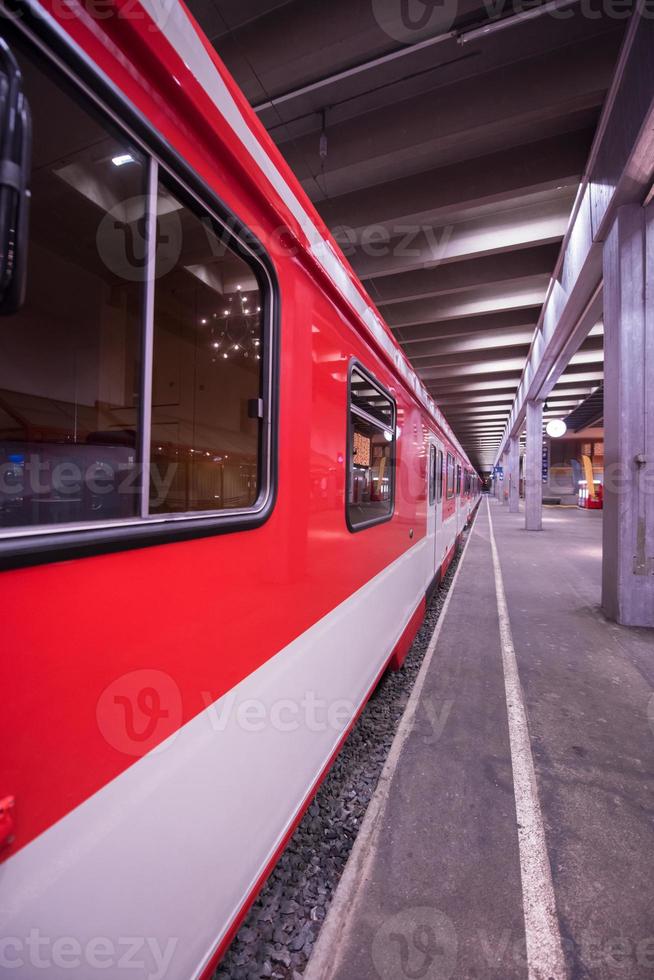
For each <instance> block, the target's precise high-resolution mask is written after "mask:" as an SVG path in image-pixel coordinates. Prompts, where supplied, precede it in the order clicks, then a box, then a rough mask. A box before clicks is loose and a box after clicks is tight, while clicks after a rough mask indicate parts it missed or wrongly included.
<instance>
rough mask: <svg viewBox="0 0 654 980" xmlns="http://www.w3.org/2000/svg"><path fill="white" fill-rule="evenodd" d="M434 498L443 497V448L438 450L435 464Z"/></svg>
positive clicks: (439, 499) (439, 498) (440, 498)
mask: <svg viewBox="0 0 654 980" xmlns="http://www.w3.org/2000/svg"><path fill="white" fill-rule="evenodd" d="M436 499H437V500H438V501H439V503H440V501H441V500H442V499H443V450H442V449H439V450H438V462H437V464H436Z"/></svg>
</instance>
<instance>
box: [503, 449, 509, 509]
mask: <svg viewBox="0 0 654 980" xmlns="http://www.w3.org/2000/svg"><path fill="white" fill-rule="evenodd" d="M502 470H503V471H504V481H503V483H502V503H503V504H508V502H509V456H508V453H504V455H503V456H502Z"/></svg>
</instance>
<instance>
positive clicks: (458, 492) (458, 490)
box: [456, 465, 461, 497]
mask: <svg viewBox="0 0 654 980" xmlns="http://www.w3.org/2000/svg"><path fill="white" fill-rule="evenodd" d="M456 495H457V497H459V496H461V467H460V466H458V465H457V468H456Z"/></svg>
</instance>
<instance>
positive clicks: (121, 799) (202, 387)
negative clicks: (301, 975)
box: [0, 0, 480, 980]
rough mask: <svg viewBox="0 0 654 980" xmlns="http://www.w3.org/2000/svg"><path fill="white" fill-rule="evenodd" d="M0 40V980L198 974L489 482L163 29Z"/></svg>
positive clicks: (48, 0) (337, 263) (52, 30)
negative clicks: (6, 975)
mask: <svg viewBox="0 0 654 980" xmlns="http://www.w3.org/2000/svg"><path fill="white" fill-rule="evenodd" d="M1 33H2V38H3V45H2V50H1V51H0V81H1V82H2V85H1V86H0V88H1V92H0V102H1V104H0V125H1V127H2V134H1V136H2V155H3V159H2V161H1V164H0V236H1V241H0V248H1V249H2V257H1V264H0V273H1V275H0V309H1V310H2V313H3V314H4V317H3V319H2V321H0V562H1V563H2V576H1V582H2V590H1V593H0V595H1V607H2V638H3V663H2V671H3V676H2V691H3V694H4V697H3V707H2V713H1V725H2V743H1V744H2V747H3V753H2V757H3V766H2V773H1V778H0V800H1V802H0V838H1V844H2V849H1V850H0V858H1V859H2V861H3V865H2V873H1V875H2V876H1V879H0V888H1V890H2V895H1V898H0V926H1V928H0V935H1V936H2V937H4V938H3V939H2V943H0V968H1V969H2V970H3V971H4V970H5V969H12V970H13V975H14V976H24V977H29V978H33V977H34V975H35V971H36V970H37V969H41V968H43V967H47V968H48V969H49V973H48V976H55V977H56V976H60V975H61V976H62V977H63V976H66V977H69V976H70V975H71V970H73V972H74V971H75V970H76V969H77V972H78V974H79V975H80V976H83V977H84V978H87V977H88V976H90V975H93V972H94V970H95V969H96V968H97V969H103V970H104V971H105V972H104V975H105V976H117V975H122V967H126V966H130V967H131V968H132V974H131V975H132V976H143V977H146V976H149V977H155V976H156V977H161V976H164V975H165V976H167V977H174V978H184V980H186V978H190V977H198V976H205V975H207V974H208V973H209V972H210V971H211V969H212V967H213V966H214V965H215V964H216V962H217V960H218V958H219V956H220V954H221V952H222V951H223V950H224V949H225V946H226V945H227V943H228V942H229V941H230V938H231V936H232V935H233V932H234V930H235V928H236V926H237V924H238V922H239V920H240V918H241V917H242V915H243V913H244V911H245V909H246V908H247V905H248V903H249V902H250V901H251V899H252V898H253V896H254V895H255V894H256V891H257V889H258V888H259V887H260V885H261V883H262V881H263V880H264V879H265V877H266V875H267V874H268V872H269V871H270V869H271V866H272V865H273V863H274V861H275V860H276V857H277V856H278V855H279V853H280V850H281V849H282V848H283V847H284V844H285V842H286V840H287V839H288V837H289V835H290V834H291V832H292V831H293V828H294V827H295V825H296V823H297V821H298V820H299V818H300V816H301V815H302V812H303V810H304V808H305V806H306V804H307V802H308V801H309V799H310V798H311V796H312V794H313V793H314V791H315V789H316V787H317V785H318V783H319V782H320V779H321V777H322V776H323V774H324V773H325V772H326V771H327V769H328V768H329V765H330V762H331V761H332V759H333V758H334V756H335V754H336V753H337V752H338V750H339V747H340V746H341V744H342V742H343V740H344V739H345V737H346V735H347V732H348V730H349V729H350V727H351V725H352V724H353V722H354V719H355V718H356V716H357V713H358V712H359V711H360V710H361V708H362V706H363V705H364V703H365V701H366V699H367V697H368V695H369V694H370V692H371V691H372V690H373V688H374V686H375V684H376V683H377V681H378V679H379V677H380V675H381V674H382V672H383V671H384V670H385V669H386V667H387V666H388V665H389V663H393V664H394V665H395V666H400V665H401V663H402V660H403V658H404V656H405V655H406V651H407V649H408V647H409V645H410V643H411V640H412V639H413V637H414V635H415V633H416V630H417V628H418V626H419V624H420V621H421V619H422V616H423V612H424V609H425V602H426V596H427V595H428V593H429V591H430V589H431V588H432V587H433V586H434V584H435V583H437V582H438V580H439V577H440V576H441V575H442V574H443V572H444V570H445V569H446V567H447V565H448V563H449V562H450V560H451V558H452V556H453V554H454V551H455V548H456V545H457V541H458V540H459V538H460V535H461V533H462V530H463V528H464V525H465V524H466V522H467V521H468V520H469V518H470V516H471V513H472V510H473V508H474V506H475V504H476V503H477V500H478V496H479V491H480V483H479V480H478V478H477V475H476V474H475V473H474V472H473V469H472V467H471V465H470V463H469V461H468V459H467V458H466V456H465V454H464V453H463V452H462V450H461V447H460V446H459V445H458V443H457V441H456V439H455V438H454V436H453V434H452V432H451V431H450V429H449V427H448V426H447V424H446V422H445V420H444V418H443V417H442V415H441V413H440V412H439V411H438V409H437V408H436V407H435V406H434V404H433V402H432V400H431V398H430V397H429V396H428V394H427V392H426V391H425V390H424V388H423V387H422V385H421V383H420V382H419V380H418V379H417V377H416V376H415V374H414V372H413V370H412V368H411V367H410V365H409V363H408V362H407V360H406V358H405V357H404V355H403V353H402V352H401V350H400V349H399V347H398V346H397V344H396V342H395V341H394V339H393V336H392V334H391V332H390V330H389V329H388V328H387V327H386V325H385V324H384V323H383V322H382V321H381V319H380V317H379V314H378V313H377V312H376V310H375V308H374V307H373V305H372V303H371V301H370V299H369V298H368V297H367V295H366V293H365V291H364V290H363V288H362V286H361V284H360V283H359V282H358V281H357V279H356V277H355V276H354V275H353V273H352V272H351V270H350V268H349V266H348V265H347V263H346V261H345V259H344V258H343V257H342V255H341V253H340V251H339V249H338V247H337V246H336V244H335V242H334V241H333V239H332V238H331V237H330V235H329V233H328V231H327V229H326V228H325V227H324V225H323V224H322V222H321V220H320V218H319V217H318V215H317V213H316V212H315V210H314V209H313V207H312V206H311V204H310V203H309V201H308V199H307V198H306V196H305V195H304V193H303V191H302V190H301V188H300V186H299V184H298V183H297V181H296V180H295V179H294V177H293V175H292V174H291V173H290V171H289V170H288V168H287V166H286V165H285V163H284V161H283V159H282V158H281V156H280V154H279V152H278V151H277V150H276V148H275V147H274V145H273V144H272V142H271V141H270V139H269V138H268V136H267V134H266V133H265V131H264V130H263V129H262V127H261V126H260V125H259V123H258V121H257V120H256V118H255V116H254V114H253V113H252V111H251V109H250V107H249V106H248V105H247V103H246V101H245V100H244V98H243V97H242V95H241V93H240V92H239V91H238V90H237V88H236V87H235V84H234V82H233V81H232V79H231V78H230V77H229V75H228V74H227V72H226V71H225V69H224V67H223V65H222V64H221V63H220V61H219V59H218V58H217V56H216V54H215V52H214V50H213V49H212V47H211V46H210V44H209V43H208V42H207V40H206V39H205V38H204V37H203V36H202V34H201V33H200V32H199V30H198V28H197V27H196V25H195V23H194V22H193V20H192V18H191V16H190V15H189V14H188V12H187V11H186V9H185V8H184V6H183V5H182V4H179V3H177V2H175V3H167V4H164V5H163V6H161V5H157V4H155V3H154V0H143V2H142V3H138V2H134V0H108V2H103V3H102V4H99V3H98V4H95V5H94V4H81V3H77V2H75V0H65V2H64V0H44V2H43V3H36V2H31V0H30V2H21V3H15V4H12V7H11V11H10V10H9V8H7V9H5V11H4V16H3V21H2V31H1ZM30 155H31V162H30ZM28 211H29V213H28ZM136 937H138V938H136Z"/></svg>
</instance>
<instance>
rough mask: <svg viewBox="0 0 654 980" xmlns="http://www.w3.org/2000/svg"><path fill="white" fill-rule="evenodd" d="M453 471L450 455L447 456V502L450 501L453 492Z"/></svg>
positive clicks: (452, 461)
mask: <svg viewBox="0 0 654 980" xmlns="http://www.w3.org/2000/svg"><path fill="white" fill-rule="evenodd" d="M454 483H455V471H454V456H452V455H451V454H450V453H448V454H447V486H446V496H447V499H448V500H451V499H452V497H453V496H454V490H455V486H454Z"/></svg>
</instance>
